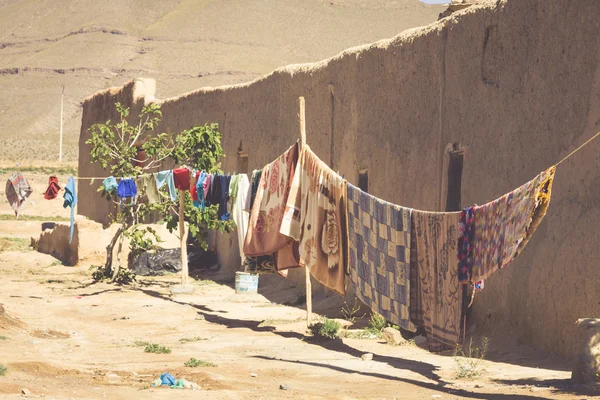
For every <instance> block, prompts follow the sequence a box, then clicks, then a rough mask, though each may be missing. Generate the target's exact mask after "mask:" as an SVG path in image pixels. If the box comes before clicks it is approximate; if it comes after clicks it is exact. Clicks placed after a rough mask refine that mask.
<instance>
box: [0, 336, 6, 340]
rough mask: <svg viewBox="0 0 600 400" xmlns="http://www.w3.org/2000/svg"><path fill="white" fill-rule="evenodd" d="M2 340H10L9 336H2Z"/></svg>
mask: <svg viewBox="0 0 600 400" xmlns="http://www.w3.org/2000/svg"><path fill="white" fill-rule="evenodd" d="M0 340H8V336H0Z"/></svg>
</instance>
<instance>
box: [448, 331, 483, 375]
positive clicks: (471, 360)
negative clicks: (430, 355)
mask: <svg viewBox="0 0 600 400" xmlns="http://www.w3.org/2000/svg"><path fill="white" fill-rule="evenodd" d="M488 344H489V340H488V338H486V337H483V338H481V347H475V345H474V344H473V338H471V339H469V344H468V345H467V346H465V347H463V346H461V345H459V344H457V345H456V349H454V357H453V358H454V370H455V375H454V376H455V377H456V378H457V379H472V378H476V377H478V376H481V375H482V374H483V373H484V372H485V368H484V367H483V365H482V364H483V360H484V359H485V355H486V354H487V350H488Z"/></svg>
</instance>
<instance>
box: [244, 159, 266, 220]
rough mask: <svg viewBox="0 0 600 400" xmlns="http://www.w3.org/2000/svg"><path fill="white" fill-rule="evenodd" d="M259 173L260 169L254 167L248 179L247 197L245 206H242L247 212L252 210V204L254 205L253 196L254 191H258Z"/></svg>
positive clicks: (254, 194)
mask: <svg viewBox="0 0 600 400" xmlns="http://www.w3.org/2000/svg"><path fill="white" fill-rule="evenodd" d="M261 175H262V170H261V169H255V170H254V171H252V179H250V187H249V188H248V198H247V200H246V206H245V207H244V210H246V211H248V212H250V211H252V206H253V205H254V198H255V197H256V192H257V191H258V185H259V184H260V177H261Z"/></svg>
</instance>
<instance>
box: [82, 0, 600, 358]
mask: <svg viewBox="0 0 600 400" xmlns="http://www.w3.org/2000/svg"><path fill="white" fill-rule="evenodd" d="M599 13H600V2H597V1H594V0H580V1H577V2H572V1H567V0H554V1H551V2H549V1H547V0H528V1H522V0H504V1H498V2H495V1H491V2H486V3H483V4H482V5H477V6H473V7H470V8H468V9H467V10H465V11H462V12H460V13H457V14H456V15H453V16H451V17H450V18H448V19H444V20H442V21H439V22H437V23H434V24H432V25H430V26H428V27H425V28H420V29H415V30H411V31H406V32H404V33H402V34H400V35H399V36H397V37H395V38H393V39H391V40H384V41H381V42H378V43H375V44H373V45H369V46H364V47H359V48H354V49H349V50H347V51H345V52H343V53H342V54H340V55H338V56H336V57H334V58H332V59H329V60H326V61H323V62H320V63H316V64H307V65H298V66H289V67H285V68H281V69H279V70H277V71H275V72H273V73H272V74H270V75H268V76H265V77H263V78H261V79H259V80H257V81H254V82H251V83H249V84H244V85H239V86H232V87H220V88H203V89H200V90H198V91H195V92H191V93H187V94H184V95H182V96H180V97H177V98H173V99H168V100H164V101H162V110H163V114H164V118H163V121H162V125H161V129H163V130H165V131H171V132H179V131H181V130H183V129H186V128H189V127H190V126H192V125H198V124H203V123H205V122H218V123H219V126H220V128H221V131H222V132H223V135H224V136H223V146H224V149H225V151H226V154H227V158H225V159H224V162H223V167H224V169H225V170H228V171H234V170H237V171H238V172H239V171H240V165H241V164H239V160H238V158H237V151H238V148H240V147H241V148H242V150H243V151H247V152H248V153H249V168H250V169H254V168H259V167H262V166H263V165H264V164H265V163H267V162H270V161H272V160H273V159H274V158H275V157H277V156H278V155H279V154H280V153H282V152H283V151H284V150H285V149H286V148H287V147H288V146H290V145H291V144H292V143H294V141H295V140H296V139H297V137H298V122H297V103H296V100H297V98H298V96H304V97H305V98H306V107H307V109H306V116H307V137H308V143H309V145H310V146H311V147H312V148H313V150H314V151H315V152H316V153H317V154H318V155H319V156H320V157H321V158H322V159H323V160H324V161H325V162H327V163H329V164H330V165H331V166H332V167H333V168H334V169H335V170H339V171H340V173H341V174H343V175H344V176H345V177H346V178H347V179H348V180H349V181H350V182H353V183H356V182H357V180H358V171H359V170H361V169H363V168H366V169H368V171H369V185H370V187H369V188H370V192H371V193H373V194H375V195H377V196H379V197H381V198H383V199H386V200H389V201H392V202H395V203H397V204H401V205H404V206H409V207H415V208H419V209H426V210H443V208H444V205H445V192H446V180H447V178H446V165H447V163H448V161H447V158H448V146H449V145H450V147H452V146H451V144H458V145H460V146H463V147H464V148H465V149H466V151H465V164H464V168H463V176H462V205H463V206H466V205H469V204H472V203H477V204H482V203H485V202H487V201H490V200H492V199H494V198H496V197H498V196H500V195H502V194H503V193H505V192H507V191H510V190H512V189H513V188H515V187H517V186H519V185H521V184H522V183H524V182H526V181H527V180H529V179H531V178H532V177H533V176H535V175H536V174H537V173H538V172H539V171H540V170H542V169H544V168H547V167H548V166H550V165H551V164H552V163H554V162H556V161H557V160H559V159H560V158H562V157H563V156H565V155H566V154H568V152H569V151H570V150H571V149H573V148H575V147H576V146H577V145H579V144H580V143H582V142H583V141H584V140H585V139H586V138H588V137H590V136H591V135H592V134H594V133H595V132H596V131H597V130H598V125H599V122H600V119H599V118H600V82H599V80H600V71H599V70H598V57H599V51H600V36H598V35H597V32H598V29H599V25H600V23H599V21H598V19H597V15H599ZM140 85H141V84H138V85H137V87H138V89H135V87H134V85H133V84H132V83H130V84H128V85H126V86H125V87H124V88H122V89H121V90H111V91H107V92H102V93H98V94H96V95H95V96H94V97H92V98H90V99H88V100H86V101H85V103H84V113H83V121H82V131H81V132H82V137H81V139H80V143H83V141H84V140H85V138H86V129H87V127H89V126H90V125H91V124H92V123H94V122H97V121H104V120H106V119H108V118H109V117H111V116H112V111H111V108H110V107H109V105H110V104H112V101H114V100H115V99H121V101H125V100H127V101H133V95H132V93H133V92H134V91H135V90H137V91H138V92H139V90H140V89H139V86H140ZM150 86H151V85H150ZM147 93H148V95H149V98H147V99H146V101H151V100H152V95H153V94H154V91H153V90H149V91H148V92H147ZM136 101H138V102H139V101H141V100H140V99H139V98H138V99H137V100H136ZM598 154H600V142H596V143H592V144H591V145H589V146H588V147H587V148H585V149H584V150H582V151H581V152H580V153H578V154H577V156H575V157H574V158H573V159H572V160H570V161H568V162H566V163H564V164H562V165H561V166H560V167H559V168H558V171H557V176H556V181H555V186H554V191H553V199H552V203H551V206H550V210H549V212H548V215H547V217H546V219H545V220H544V222H543V223H542V225H541V226H540V228H539V229H538V231H537V233H536V234H535V235H534V237H533V239H532V241H531V242H530V243H529V245H528V247H527V248H526V250H525V251H524V252H523V254H522V255H521V256H520V257H519V258H518V259H517V260H516V261H515V262H514V263H513V264H512V265H511V266H510V267H508V268H506V269H504V270H502V271H500V272H498V273H497V274H495V275H494V276H493V277H491V278H490V279H489V280H488V281H486V288H485V290H484V292H482V293H481V294H480V295H478V296H477V299H476V303H475V306H474V313H473V317H474V322H475V324H476V326H477V328H478V330H479V331H480V332H484V333H487V334H490V335H491V336H492V340H494V338H501V337H512V338H514V339H516V340H518V341H520V342H522V343H527V344H533V345H535V346H537V347H539V348H542V349H545V350H548V351H553V352H558V353H561V354H563V355H569V354H571V353H572V351H573V350H574V348H575V343H574V342H575V340H574V337H575V335H574V333H575V329H574V322H575V320H576V319H577V318H581V317H592V316H595V315H596V314H597V312H598V304H599V303H600V293H599V292H598V290H597V288H598V287H600V274H598V273H597V272H596V267H597V265H598V261H597V260H598V259H599V258H600V248H599V247H598V246H597V245H596V241H597V238H598V237H599V234H600V209H598V207H594V206H595V205H596V204H597V201H598V199H599V198H600V168H599V167H600V156H599V155H598ZM86 156H87V157H86ZM79 166H80V169H79V173H80V176H90V175H93V174H101V173H102V171H100V169H99V168H97V167H95V166H90V165H89V149H87V147H86V146H85V145H80V158H79ZM79 190H80V192H79V193H80V203H79V207H80V213H82V214H84V215H87V216H89V217H90V218H93V219H96V220H101V221H104V219H105V218H106V213H107V211H108V210H107V209H106V208H105V207H104V206H101V203H102V201H103V200H102V199H100V198H99V197H98V196H96V194H95V187H94V186H89V185H88V184H87V183H86V184H84V185H82V184H81V183H80V186H79ZM83 199H85V201H86V202H88V203H87V204H86V205H83V204H82V203H83V201H82V200H83ZM218 246H219V252H220V254H221V257H222V262H223V265H224V266H229V268H232V270H234V269H235V268H237V265H239V264H238V262H239V259H238V255H237V250H236V249H237V242H236V238H235V235H232V236H221V237H219V239H218ZM292 280H293V281H297V282H301V281H302V280H303V278H302V274H301V272H298V271H295V272H294V273H293V274H292Z"/></svg>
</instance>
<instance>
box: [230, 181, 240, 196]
mask: <svg viewBox="0 0 600 400" xmlns="http://www.w3.org/2000/svg"><path fill="white" fill-rule="evenodd" d="M240 177H241V175H232V176H231V181H229V198H230V199H232V200H233V199H235V198H236V196H237V194H238V183H239V181H240Z"/></svg>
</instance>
